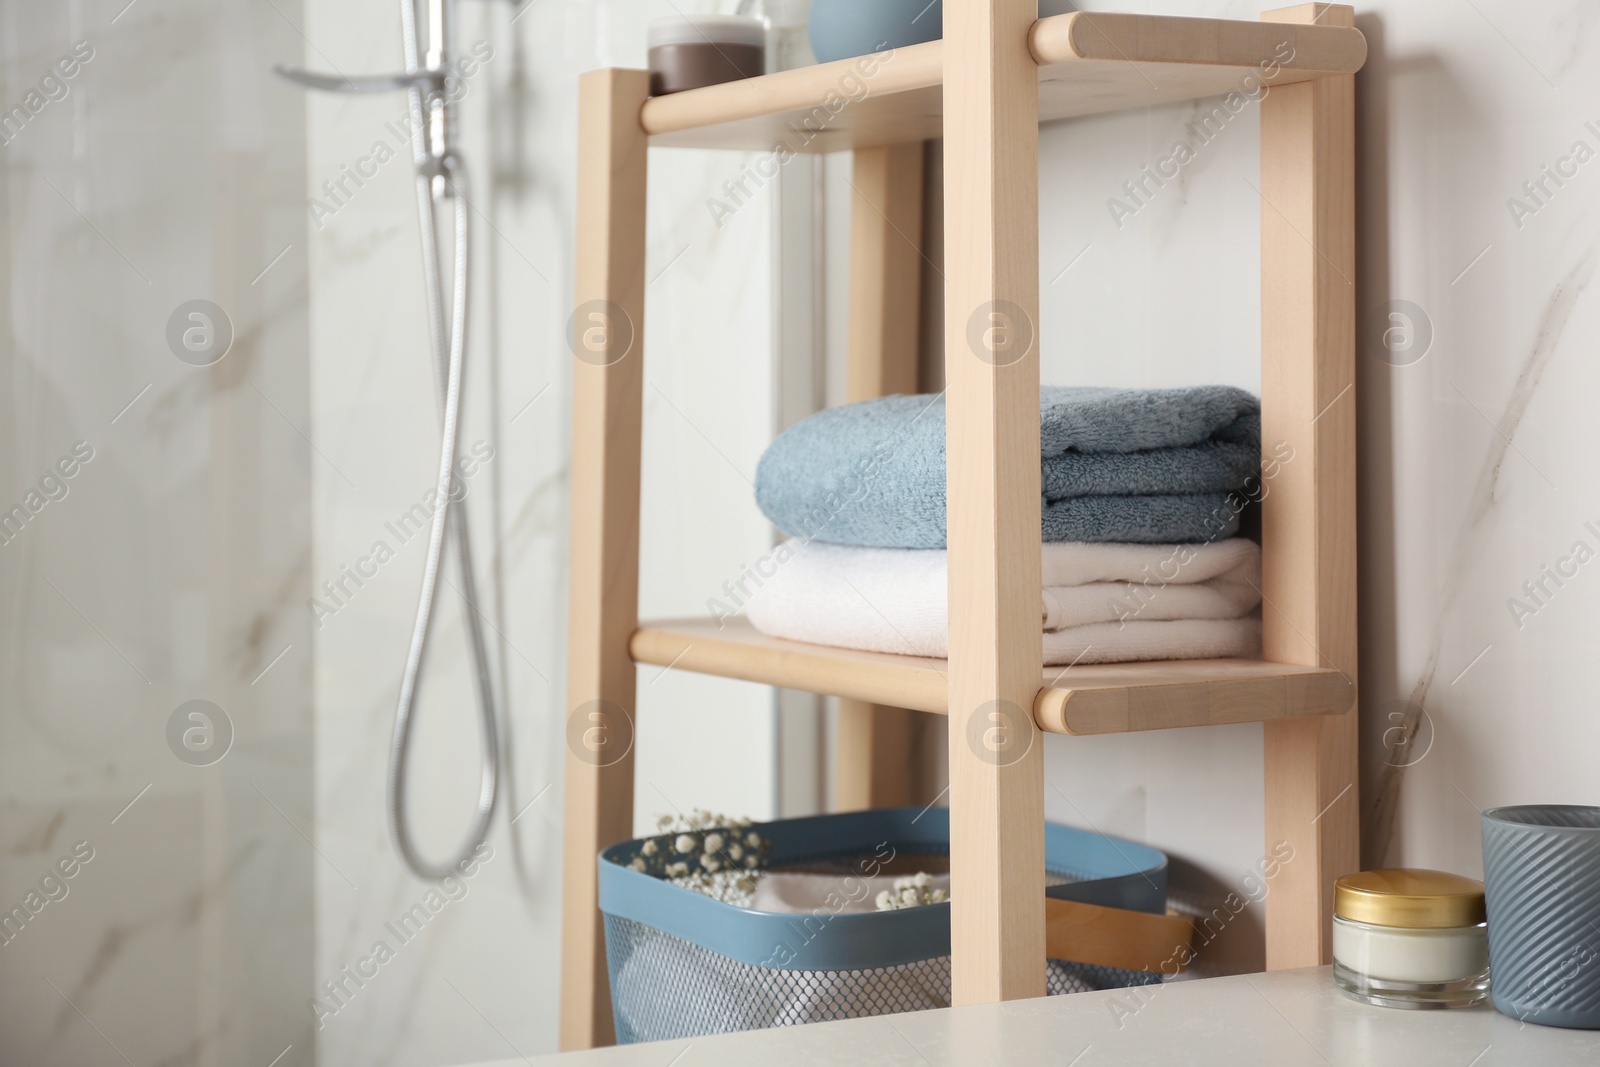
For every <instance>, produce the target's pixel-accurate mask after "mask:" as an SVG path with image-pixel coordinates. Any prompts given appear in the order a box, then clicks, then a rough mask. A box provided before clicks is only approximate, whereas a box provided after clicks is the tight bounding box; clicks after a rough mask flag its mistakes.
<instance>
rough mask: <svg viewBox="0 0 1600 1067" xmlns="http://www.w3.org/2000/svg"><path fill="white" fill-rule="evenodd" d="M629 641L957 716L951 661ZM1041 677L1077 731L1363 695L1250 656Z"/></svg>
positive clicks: (692, 666) (769, 644)
mask: <svg viewBox="0 0 1600 1067" xmlns="http://www.w3.org/2000/svg"><path fill="white" fill-rule="evenodd" d="M629 648H630V650H631V652H632V654H633V658H634V661H635V662H637V663H647V664H654V665H656V666H659V667H670V668H671V669H673V670H685V671H691V672H694V673H697V674H714V675H717V676H719V677H722V678H738V679H741V680H743V681H747V682H760V683H762V684H764V685H775V686H781V687H783V688H785V689H802V690H805V691H807V692H811V693H824V694H828V695H832V696H840V697H849V698H851V699H855V700H865V701H870V702H872V703H877V704H889V705H893V706H895V707H903V708H913V709H915V710H917V711H927V712H934V713H937V714H941V715H942V714H944V713H945V712H946V706H945V701H946V688H947V685H946V675H945V661H944V660H942V659H924V658H921V657H918V656H895V655H890V654H888V653H883V652H857V651H854V650H851V649H843V648H830V647H828V646H826V645H811V644H805V643H803V642H800V641H785V640H783V639H781V638H776V637H767V636H766V635H764V634H761V633H758V632H757V631H756V630H755V629H754V627H752V626H751V625H750V624H749V623H748V622H746V621H745V620H744V619H742V618H738V619H728V620H725V621H724V622H723V623H722V624H721V625H720V626H719V625H718V624H717V622H716V621H715V620H712V619H709V618H698V619H666V620H657V621H651V622H646V623H643V624H641V626H640V627H639V629H638V630H636V631H635V632H634V635H633V639H632V641H631V642H630V645H629ZM1041 684H1042V686H1043V688H1042V689H1041V690H1040V693H1039V696H1038V698H1037V700H1036V701H1035V702H1034V718H1035V720H1036V721H1037V722H1038V724H1039V726H1040V728H1041V729H1044V730H1046V731H1049V732H1051V733H1060V734H1073V735H1086V734H1109V733H1127V732H1129V731H1134V730H1164V729H1171V728H1176V727H1185V726H1219V725H1223V724H1227V723H1240V722H1265V721H1267V720H1269V719H1284V718H1297V717H1301V716H1307V715H1338V714H1342V713H1343V712H1345V711H1347V710H1349V708H1350V706H1351V704H1352V703H1354V700H1355V690H1354V687H1353V686H1352V685H1351V684H1350V680H1349V679H1348V678H1346V677H1345V676H1344V675H1342V674H1340V673H1339V672H1338V671H1334V670H1328V669H1325V668H1320V667H1303V666H1298V665H1295V664H1283V663H1264V662H1261V661H1260V660H1245V659H1211V660H1174V661H1168V662H1160V663H1100V664H1085V665H1080V666H1076V667H1071V668H1068V669H1065V670H1063V669H1062V668H1060V667H1046V668H1045V673H1044V677H1043V678H1042V679H1041Z"/></svg>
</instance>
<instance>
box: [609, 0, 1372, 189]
mask: <svg viewBox="0 0 1600 1067" xmlns="http://www.w3.org/2000/svg"><path fill="white" fill-rule="evenodd" d="M1029 45H1030V47H1031V49H1032V51H1033V56H1034V59H1035V60H1036V61H1037V62H1038V64H1039V119H1040V121H1041V122H1047V121H1052V120H1056V119H1067V118H1075V117H1078V116H1081V115H1094V114H1100V113H1103V112H1108V111H1122V110H1126V109H1128V108H1138V107H1148V106H1150V105H1152V104H1163V103H1170V102H1172V101H1175V100H1193V99H1199V98H1202V97H1209V96H1223V95H1225V94H1227V93H1230V92H1234V91H1236V90H1242V89H1244V90H1249V89H1253V86H1254V83H1247V81H1246V79H1247V78H1248V77H1249V76H1251V75H1255V76H1256V77H1257V78H1258V79H1260V80H1261V81H1263V82H1265V83H1266V84H1267V85H1268V86H1269V87H1270V86H1274V85H1289V84H1292V83H1294V82H1301V81H1310V80H1314V79H1317V78H1325V77H1330V76H1333V75H1338V74H1351V73H1354V72H1355V71H1357V70H1359V69H1360V68H1361V65H1362V63H1363V62H1365V60H1366V55H1367V43H1366V39H1365V38H1364V37H1362V35H1361V31H1359V30H1357V29H1355V28H1353V27H1344V26H1316V25H1292V24H1283V23H1270V22H1243V21H1238V20H1230V19H1196V18H1182V17H1175V16H1168V15H1131V14H1116V13H1110V12H1083V11H1077V12H1073V13H1071V14H1067V15H1053V16H1051V17H1049V18H1044V19H1040V20H1038V21H1037V22H1035V23H1034V24H1033V30H1032V32H1031V33H1030V35H1029ZM1273 62H1276V63H1277V64H1278V69H1277V71H1276V74H1275V76H1273V77H1270V78H1269V77H1264V76H1263V75H1262V74H1261V70H1262V66H1263V64H1270V63H1273ZM943 77H944V43H943V42H942V41H932V42H929V43H927V44H920V45H913V46H911V47H908V48H899V49H895V50H894V51H893V52H887V53H880V54H879V55H876V56H862V57H857V58H855V59H844V60H839V61H838V62H836V63H822V64H818V65H816V66H811V67H802V68H799V69H797V70H788V71H780V72H778V73H776V74H768V75H764V76H762V77H759V78H750V79H747V80H745V81H738V82H728V83H725V84H722V85H712V86H708V87H706V88H704V89H691V90H689V91H687V92H682V93H674V94H672V95H670V96H660V97H654V98H652V99H650V100H647V101H646V102H645V104H644V107H643V109H642V110H641V112H640V122H641V124H642V125H643V126H644V129H645V132H646V133H648V134H650V143H651V144H652V145H657V146H664V147H684V148H735V149H748V150H754V151H773V150H774V149H778V148H780V146H785V147H787V149H788V151H790V152H796V153H798V152H835V151H839V150H841V149H847V148H865V147H871V146H875V145H886V144H897V143H902V142H906V141H921V140H928V139H930V138H936V137H939V136H941V135H942V134H943V129H944V113H943ZM764 177H770V176H764Z"/></svg>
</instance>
